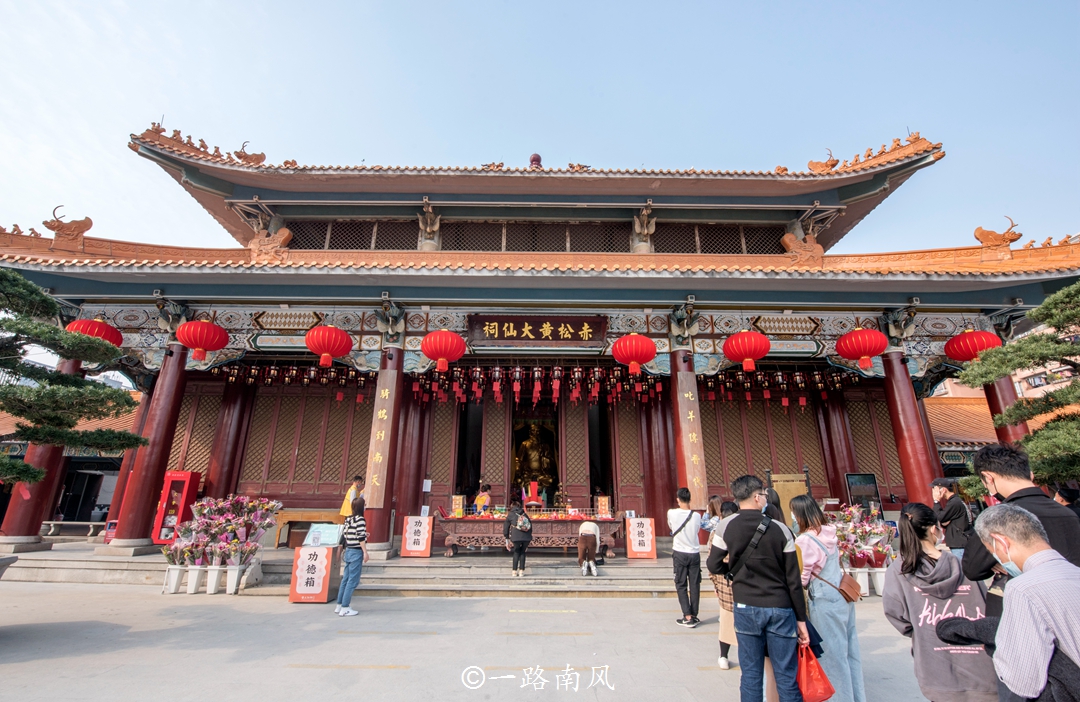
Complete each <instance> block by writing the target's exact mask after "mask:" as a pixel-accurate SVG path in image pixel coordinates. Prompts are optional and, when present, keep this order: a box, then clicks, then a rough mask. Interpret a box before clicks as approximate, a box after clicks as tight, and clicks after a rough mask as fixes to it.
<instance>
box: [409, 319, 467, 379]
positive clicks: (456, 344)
mask: <svg viewBox="0 0 1080 702" xmlns="http://www.w3.org/2000/svg"><path fill="white" fill-rule="evenodd" d="M420 352H421V353H423V354H424V355H425V356H427V357H428V358H430V359H431V360H432V361H435V370H437V371H439V372H440V373H445V372H446V371H447V370H449V369H450V364H451V363H453V362H455V361H457V360H459V359H460V358H461V357H462V356H464V355H465V340H464V339H462V338H461V336H460V335H458V334H455V333H454V332H452V331H450V330H448V329H440V330H439V331H433V332H431V333H430V334H428V335H427V336H425V337H424V340H423V341H422V342H421V343H420Z"/></svg>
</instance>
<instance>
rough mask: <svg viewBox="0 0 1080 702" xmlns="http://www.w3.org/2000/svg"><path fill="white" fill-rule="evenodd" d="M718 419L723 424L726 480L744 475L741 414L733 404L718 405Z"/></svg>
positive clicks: (744, 456) (744, 443)
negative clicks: (721, 420)
mask: <svg viewBox="0 0 1080 702" xmlns="http://www.w3.org/2000/svg"><path fill="white" fill-rule="evenodd" d="M720 417H721V419H723V422H724V455H725V456H726V457H727V469H728V479H730V480H735V478H738V477H741V476H743V475H746V474H747V473H749V472H750V471H749V470H748V469H747V466H746V441H745V438H744V436H743V427H742V414H741V413H740V410H739V405H738V404H736V403H735V402H723V403H721V404H720Z"/></svg>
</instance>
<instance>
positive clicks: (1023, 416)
mask: <svg viewBox="0 0 1080 702" xmlns="http://www.w3.org/2000/svg"><path fill="white" fill-rule="evenodd" d="M1028 317H1029V318H1031V320H1032V321H1034V322H1036V323H1037V324H1041V325H1045V326H1046V328H1047V331H1044V332H1040V333H1038V334H1031V335H1029V336H1025V337H1023V338H1021V339H1017V340H1016V341H1013V342H1011V343H1009V344H1006V345H1004V346H1002V347H1000V348H996V349H990V350H988V351H984V352H982V354H980V356H979V358H978V359H977V360H975V361H972V362H970V363H968V364H966V365H965V366H964V370H963V372H962V373H960V377H959V380H960V382H961V383H963V384H964V385H967V386H968V387H972V388H977V387H980V386H982V385H985V384H987V383H992V382H994V381H995V380H997V379H999V378H1005V377H1008V376H1010V375H1012V374H1013V373H1014V372H1015V371H1018V370H1035V369H1038V368H1048V367H1049V368H1058V367H1066V368H1071V369H1072V371H1073V378H1072V381H1071V382H1070V383H1069V384H1068V385H1066V386H1064V387H1061V388H1058V389H1057V390H1053V391H1052V392H1048V393H1047V394H1045V395H1043V396H1042V397H1034V398H1022V399H1020V400H1018V401H1017V402H1016V404H1014V405H1013V406H1012V407H1010V408H1009V409H1007V410H1006V411H1005V412H1003V413H1001V414H999V415H995V416H994V426H999V427H1000V426H1005V425H1007V424H1016V423H1017V422H1023V421H1027V420H1030V419H1034V418H1035V417H1038V416H1040V415H1043V414H1046V413H1048V412H1058V413H1059V414H1058V416H1056V417H1054V418H1053V419H1051V420H1050V421H1049V422H1047V423H1046V424H1045V425H1044V426H1043V427H1042V428H1040V429H1038V430H1036V431H1035V432H1033V433H1032V434H1031V435H1030V436H1026V437H1024V439H1023V440H1022V443H1023V445H1024V448H1025V449H1026V450H1027V452H1028V455H1029V457H1030V458H1031V465H1032V470H1033V471H1034V473H1035V480H1036V482H1039V483H1042V484H1053V483H1061V482H1065V481H1068V480H1078V479H1080V283H1077V284H1075V285H1072V286H1069V287H1067V288H1065V289H1064V290H1061V291H1059V292H1057V293H1054V294H1053V295H1051V296H1050V297H1048V298H1046V301H1044V302H1043V303H1042V304H1041V305H1039V307H1037V308H1035V309H1033V310H1031V311H1030V312H1028Z"/></svg>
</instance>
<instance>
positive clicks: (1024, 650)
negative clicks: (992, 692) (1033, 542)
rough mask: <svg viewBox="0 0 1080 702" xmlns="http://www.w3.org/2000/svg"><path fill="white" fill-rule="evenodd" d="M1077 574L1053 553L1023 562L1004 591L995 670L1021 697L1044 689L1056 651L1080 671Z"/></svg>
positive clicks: (1079, 574)
mask: <svg viewBox="0 0 1080 702" xmlns="http://www.w3.org/2000/svg"><path fill="white" fill-rule="evenodd" d="M1078 602H1080V568H1077V567H1076V566H1074V565H1073V564H1072V563H1069V562H1068V561H1067V560H1065V557H1064V556H1062V555H1061V554H1060V553H1058V552H1057V551H1055V550H1053V549H1047V550H1046V551H1039V552H1037V553H1034V554H1032V555H1031V556H1029V557H1028V559H1027V560H1026V561H1024V573H1023V575H1021V576H1020V577H1018V578H1013V579H1012V580H1010V581H1009V586H1008V587H1007V588H1005V603H1004V611H1003V612H1002V614H1001V623H1000V624H999V625H998V630H997V635H996V636H995V638H994V642H995V644H996V645H997V652H996V653H995V654H994V668H995V669H996V670H997V675H998V678H1000V679H1001V682H1003V683H1005V685H1006V686H1007V687H1008V688H1009V689H1010V690H1012V691H1013V693H1014V694H1016V695H1020V696H1021V697H1038V696H1039V695H1040V694H1041V693H1042V691H1043V688H1045V687H1046V677H1047V670H1048V669H1049V667H1050V658H1051V656H1053V655H1054V649H1055V647H1056V648H1057V649H1058V650H1060V651H1061V652H1062V653H1064V654H1065V655H1066V656H1068V657H1069V658H1070V659H1071V660H1072V662H1073V663H1075V664H1077V665H1080V608H1078V607H1077V603H1078Z"/></svg>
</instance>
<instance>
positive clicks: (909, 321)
mask: <svg viewBox="0 0 1080 702" xmlns="http://www.w3.org/2000/svg"><path fill="white" fill-rule="evenodd" d="M915 315H916V310H915V308H914V307H904V308H901V309H898V310H888V311H886V312H884V313H882V315H881V319H880V320H879V324H878V327H879V329H880V330H881V331H882V332H884V334H885V336H887V337H889V348H887V349H886V350H885V353H891V352H893V351H901V352H902V351H904V342H906V341H907V340H908V339H910V338H912V337H913V336H915V331H916V326H915Z"/></svg>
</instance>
